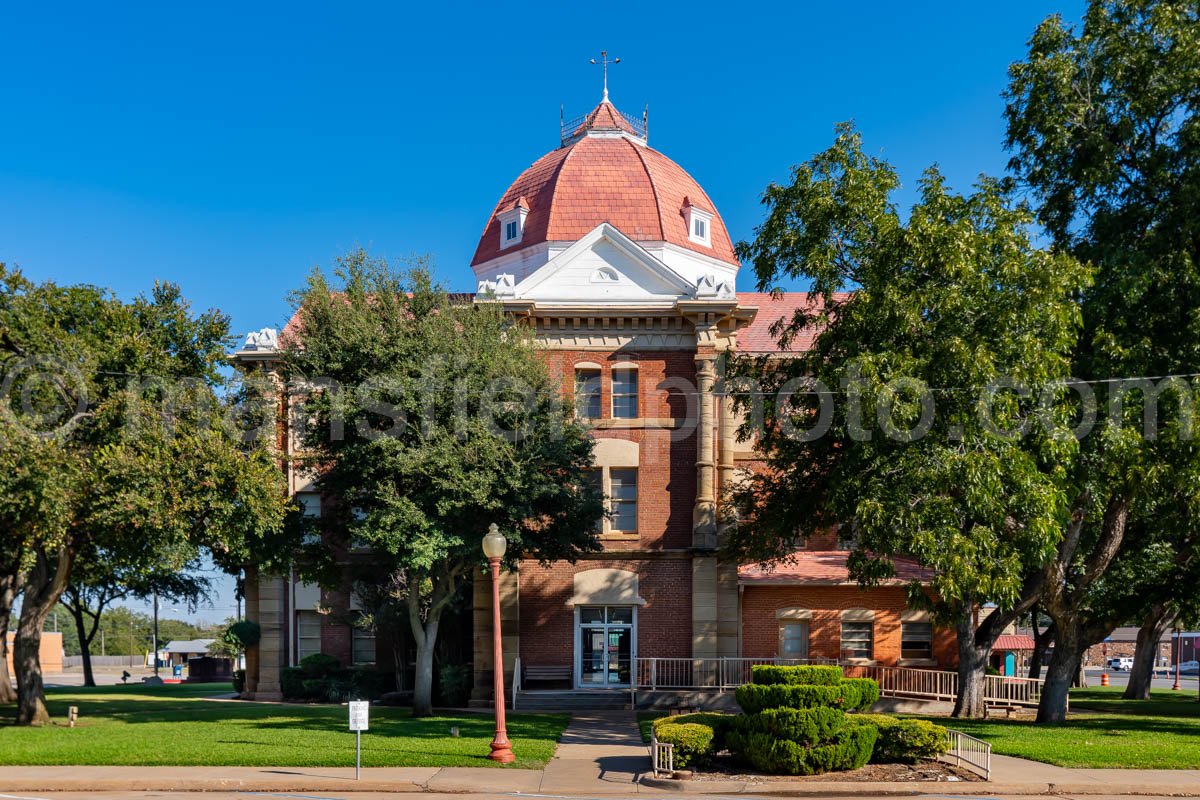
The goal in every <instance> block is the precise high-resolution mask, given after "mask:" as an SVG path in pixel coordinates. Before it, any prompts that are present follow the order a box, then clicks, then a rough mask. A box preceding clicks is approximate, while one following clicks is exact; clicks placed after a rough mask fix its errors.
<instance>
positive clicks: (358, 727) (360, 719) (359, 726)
mask: <svg viewBox="0 0 1200 800" xmlns="http://www.w3.org/2000/svg"><path fill="white" fill-rule="evenodd" d="M370 709H371V704H370V702H368V701H366V700H351V701H350V730H352V731H365V730H367V717H368V715H369V714H370Z"/></svg>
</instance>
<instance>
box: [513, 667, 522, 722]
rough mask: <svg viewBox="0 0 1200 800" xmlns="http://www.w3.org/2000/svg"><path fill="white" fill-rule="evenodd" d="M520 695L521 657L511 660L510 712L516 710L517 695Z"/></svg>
mask: <svg viewBox="0 0 1200 800" xmlns="http://www.w3.org/2000/svg"><path fill="white" fill-rule="evenodd" d="M520 693H521V657H520V656H517V657H516V658H514V659H513V679H512V710H513V711H516V710H517V695H519V694H520Z"/></svg>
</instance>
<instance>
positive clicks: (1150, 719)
mask: <svg viewBox="0 0 1200 800" xmlns="http://www.w3.org/2000/svg"><path fill="white" fill-rule="evenodd" d="M1121 692H1122V689H1119V688H1107V689H1075V690H1073V691H1072V692H1071V717H1070V719H1069V720H1068V721H1067V722H1066V723H1064V724H1062V725H1037V724H1035V723H1032V722H1027V721H1015V720H1010V721H1006V720H1000V719H991V720H960V719H955V720H949V721H947V720H946V719H944V718H942V719H933V721H934V722H937V723H939V724H943V725H949V726H950V727H952V728H956V729H957V730H960V731H962V732H963V733H968V734H970V735H972V736H976V737H978V738H980V739H983V740H985V741H987V742H990V743H991V745H992V752H993V753H998V754H1000V755H1006V756H1019V757H1021V758H1028V759H1032V760H1034V761H1044V762H1046V763H1048V764H1057V765H1059V766H1062V767H1115V768H1125V769H1200V702H1197V701H1196V692H1195V690H1193V691H1190V692H1185V691H1178V692H1173V691H1171V690H1169V689H1159V690H1154V691H1153V692H1152V693H1151V699H1150V700H1142V701H1139V700H1122V699H1121Z"/></svg>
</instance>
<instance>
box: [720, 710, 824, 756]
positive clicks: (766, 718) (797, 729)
mask: <svg viewBox="0 0 1200 800" xmlns="http://www.w3.org/2000/svg"><path fill="white" fill-rule="evenodd" d="M845 724H846V715H845V714H844V713H843V712H841V711H839V710H838V709H836V708H803V709H801V708H770V709H767V710H766V711H763V712H760V713H758V714H751V715H749V716H745V717H739V718H738V721H737V722H736V723H735V724H734V725H733V726H732V729H733V730H736V731H737V732H738V733H740V734H741V735H742V736H743V737H745V736H754V735H760V734H761V735H764V736H769V737H771V738H773V739H787V740H788V741H791V742H795V743H796V744H802V745H806V746H809V747H811V746H812V745H815V744H818V743H820V742H823V741H825V740H827V739H830V738H831V737H832V736H833V735H834V734H836V733H837V732H838V731H840V730H841V729H842V728H843V727H845Z"/></svg>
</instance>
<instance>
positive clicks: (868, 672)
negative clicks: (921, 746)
mask: <svg viewBox="0 0 1200 800" xmlns="http://www.w3.org/2000/svg"><path fill="white" fill-rule="evenodd" d="M758 664H778V665H785V666H790V665H798V664H826V665H834V666H840V667H841V668H842V673H843V674H844V675H845V676H846V677H847V678H871V679H873V680H875V681H876V682H878V683H879V691H880V694H881V695H882V696H884V697H898V698H911V699H915V700H940V701H947V702H948V701H953V700H954V698H955V697H956V696H957V695H958V673H957V672H949V671H946V670H937V669H915V668H913V667H881V666H876V665H871V664H850V663H841V662H838V661H835V660H832V659H794V658H639V659H638V660H637V667H636V669H635V677H634V680H633V682H632V684H631V687H630V689H631V694H632V695H633V696H634V700H635V701H636V694H637V691H639V690H643V691H645V690H648V691H652V692H655V691H717V692H725V691H731V690H733V689H736V688H737V687H739V686H742V685H743V684H746V683H749V682H750V678H751V671H752V668H753V667H754V666H755V665H758ZM983 691H984V700H985V702H986V703H987V704H988V705H990V706H1037V704H1038V701H1039V700H1040V699H1041V696H1042V680H1041V679H1036V678H1017V677H1008V676H1004V675H988V676H987V677H986V678H985V679H984V687H983Z"/></svg>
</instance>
